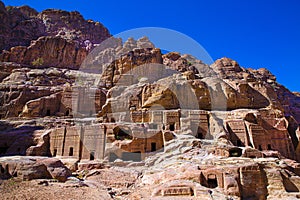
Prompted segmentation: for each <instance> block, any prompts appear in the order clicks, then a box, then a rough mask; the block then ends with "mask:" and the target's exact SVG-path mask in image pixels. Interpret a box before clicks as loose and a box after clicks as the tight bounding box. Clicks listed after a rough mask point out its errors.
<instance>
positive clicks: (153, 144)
mask: <svg viewBox="0 0 300 200" xmlns="http://www.w3.org/2000/svg"><path fill="white" fill-rule="evenodd" d="M153 151H156V143H155V142H152V143H151V152H153Z"/></svg>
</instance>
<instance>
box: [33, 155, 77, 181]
mask: <svg viewBox="0 0 300 200" xmlns="http://www.w3.org/2000/svg"><path fill="white" fill-rule="evenodd" d="M38 162H41V163H42V164H44V165H45V166H46V167H47V170H48V172H49V173H50V174H51V176H52V178H54V179H57V180H58V181H60V182H65V181H66V180H67V178H68V177H69V176H71V175H72V173H71V171H70V170H69V169H68V168H67V167H66V166H65V165H64V164H63V163H62V162H61V161H60V160H58V159H56V158H46V159H41V160H38Z"/></svg>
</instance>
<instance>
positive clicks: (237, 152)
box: [229, 148, 242, 157]
mask: <svg viewBox="0 0 300 200" xmlns="http://www.w3.org/2000/svg"><path fill="white" fill-rule="evenodd" d="M241 155H242V149H240V148H234V149H230V150H229V157H240V156H241Z"/></svg>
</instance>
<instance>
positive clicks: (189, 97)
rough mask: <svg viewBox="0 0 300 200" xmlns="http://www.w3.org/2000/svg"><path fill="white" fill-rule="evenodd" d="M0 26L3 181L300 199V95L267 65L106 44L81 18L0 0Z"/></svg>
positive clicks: (133, 43)
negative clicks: (248, 66)
mask: <svg viewBox="0 0 300 200" xmlns="http://www.w3.org/2000/svg"><path fill="white" fill-rule="evenodd" d="M0 22H1V23H0V27H1V29H0V48H1V51H2V52H1V55H0V67H1V70H0V118H1V121H0V156H1V158H0V179H3V180H5V179H10V178H12V177H16V178H17V179H18V178H20V179H22V180H32V179H41V178H42V179H57V180H59V181H60V182H65V181H66V182H67V184H66V185H67V186H68V187H75V186H76V187H83V186H84V187H95V188H100V187H103V186H105V187H107V188H111V189H109V190H108V191H109V194H110V196H111V198H119V197H120V198H127V199H143V198H144V199H150V198H158V199H159V198H168V197H170V196H172V197H173V196H178V198H183V199H184V197H187V199H260V200H264V199H280V198H281V199H288V198H291V199H292V198H296V197H299V195H300V193H299V191H300V178H299V176H300V165H299V163H298V162H299V161H300V144H299V138H300V128H299V124H300V95H299V93H292V92H290V91H289V90H288V89H287V88H285V87H284V86H282V85H280V84H279V83H277V82H276V77H275V76H274V75H273V74H272V73H271V72H270V71H268V70H267V69H257V70H255V69H246V68H244V67H242V66H240V65H239V64H238V62H237V61H234V60H232V59H229V58H221V59H218V60H216V61H215V62H214V63H213V64H212V65H210V66H209V65H207V64H205V63H203V62H202V61H200V60H197V59H196V58H194V57H193V56H191V55H181V54H180V53H178V52H169V53H166V54H163V53H162V51H161V50H160V49H159V48H157V47H155V46H154V44H153V43H151V42H150V41H149V39H148V38H147V37H143V38H140V39H138V40H135V39H133V38H129V39H128V40H127V41H125V42H123V41H122V40H121V39H120V38H113V37H112V38H109V39H108V37H109V36H110V34H109V32H108V30H107V29H106V28H104V27H103V25H101V24H100V23H98V22H94V21H92V20H84V19H83V17H82V16H81V15H80V14H79V13H78V12H66V11H61V10H54V9H47V10H45V11H42V12H41V13H38V12H37V11H35V10H34V9H32V8H30V7H28V6H22V7H5V6H4V5H3V3H1V2H0ZM17 155H18V156H17ZM54 157H55V158H54ZM58 158H59V159H61V160H62V161H64V163H66V166H69V167H70V168H71V169H72V170H73V171H76V170H77V169H81V171H77V172H76V176H77V178H78V179H77V178H75V177H72V178H69V179H68V177H70V176H71V172H70V170H69V169H68V168H67V167H65V165H64V164H63V163H62V161H60V160H59V159H58ZM104 168H105V169H104ZM92 169H93V170H94V171H91V170H92ZM117 170H124V171H123V172H120V171H118V172H117ZM114 171H115V173H113V172H114ZM74 174H75V173H74ZM132 174H134V175H133V176H131V175H132ZM112 178H115V179H112ZM13 179H14V178H13ZM70 180H71V182H72V181H73V182H72V183H70ZM0 181H2V180H0ZM41 184H46V185H47V184H48V185H49V183H48V182H47V181H46V182H42V183H41ZM50 185H51V184H50ZM99 185H100V186H99ZM0 187H2V186H1V182H0ZM67 190H68V189H67ZM172 197H171V198H172ZM98 198H99V197H98V196H97V197H96V199H98Z"/></svg>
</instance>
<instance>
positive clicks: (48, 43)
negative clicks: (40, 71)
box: [0, 36, 88, 69]
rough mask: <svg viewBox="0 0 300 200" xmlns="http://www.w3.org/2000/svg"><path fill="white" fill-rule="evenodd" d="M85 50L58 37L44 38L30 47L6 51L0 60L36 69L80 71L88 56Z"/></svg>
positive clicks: (18, 47)
mask: <svg viewBox="0 0 300 200" xmlns="http://www.w3.org/2000/svg"><path fill="white" fill-rule="evenodd" d="M87 53H88V52H87V51H86V49H84V48H79V47H76V44H75V43H74V42H71V41H67V40H66V39H63V38H61V37H58V36H43V37H40V38H38V39H37V40H35V41H33V42H32V43H31V44H30V46H29V47H25V46H17V47H13V48H11V50H10V51H4V52H3V53H2V54H1V55H0V60H1V61H4V62H15V63H21V64H26V65H32V66H36V67H44V66H47V67H58V68H71V69H72V68H73V69H78V68H79V66H80V65H81V63H82V62H83V60H84V59H85V57H86V55H87Z"/></svg>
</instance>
